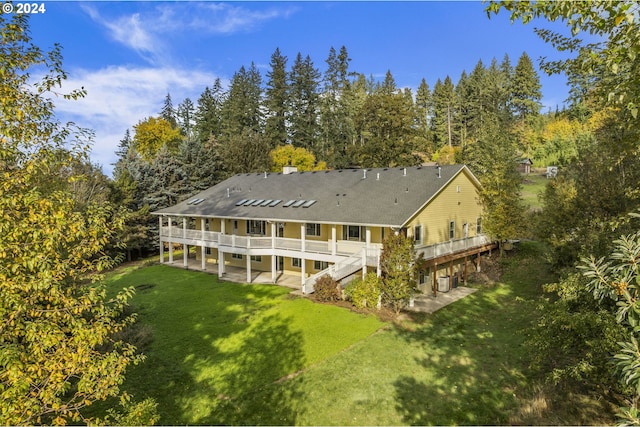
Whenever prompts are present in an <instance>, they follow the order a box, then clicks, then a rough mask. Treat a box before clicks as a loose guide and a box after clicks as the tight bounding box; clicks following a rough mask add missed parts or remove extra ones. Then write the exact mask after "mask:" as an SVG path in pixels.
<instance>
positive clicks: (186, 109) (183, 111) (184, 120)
mask: <svg viewBox="0 0 640 427" xmlns="http://www.w3.org/2000/svg"><path fill="white" fill-rule="evenodd" d="M177 115H178V121H179V125H180V133H181V134H182V135H183V136H184V137H185V138H186V139H190V138H192V136H193V127H194V119H195V106H194V105H193V101H191V99H190V98H185V100H184V101H182V102H181V103H180V105H178V112H177Z"/></svg>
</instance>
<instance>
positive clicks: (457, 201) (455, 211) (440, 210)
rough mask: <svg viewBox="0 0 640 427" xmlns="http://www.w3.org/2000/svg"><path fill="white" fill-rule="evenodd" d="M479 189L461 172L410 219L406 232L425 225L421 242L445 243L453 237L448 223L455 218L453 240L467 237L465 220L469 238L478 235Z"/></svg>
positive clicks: (480, 209) (480, 210) (409, 234)
mask: <svg viewBox="0 0 640 427" xmlns="http://www.w3.org/2000/svg"><path fill="white" fill-rule="evenodd" d="M458 190H459V191H458ZM477 192H478V188H477V187H476V186H475V185H474V183H473V182H472V181H471V180H470V179H469V177H468V176H467V175H466V174H465V173H464V172H463V173H460V174H458V176H456V178H455V179H453V180H452V181H451V182H450V183H449V184H448V185H447V186H446V187H445V188H444V189H443V190H442V191H441V192H440V193H439V194H438V195H437V196H436V197H435V198H434V200H432V201H431V202H430V203H429V204H428V205H427V206H425V207H424V208H423V209H422V211H421V212H419V213H418V214H417V215H416V216H415V217H414V218H413V219H412V220H411V221H410V222H409V224H408V227H407V235H408V236H413V231H414V226H416V225H422V245H424V246H426V245H432V244H435V243H441V242H446V241H448V240H450V239H449V222H450V221H455V236H454V239H460V238H463V237H464V233H463V224H465V223H466V224H468V234H467V237H474V236H476V235H477V233H476V223H477V220H478V218H479V217H480V216H481V215H482V207H481V206H480V203H479V202H478V193H477ZM416 246H420V245H416Z"/></svg>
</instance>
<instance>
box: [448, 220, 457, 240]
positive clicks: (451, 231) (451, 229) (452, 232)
mask: <svg viewBox="0 0 640 427" xmlns="http://www.w3.org/2000/svg"><path fill="white" fill-rule="evenodd" d="M455 238H456V222H455V221H449V239H455Z"/></svg>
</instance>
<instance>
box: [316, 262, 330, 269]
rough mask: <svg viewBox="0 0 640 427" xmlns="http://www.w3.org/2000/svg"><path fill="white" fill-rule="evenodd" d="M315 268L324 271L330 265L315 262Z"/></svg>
mask: <svg viewBox="0 0 640 427" xmlns="http://www.w3.org/2000/svg"><path fill="white" fill-rule="evenodd" d="M313 268H314V269H315V270H324V269H325V268H329V263H328V262H325V261H313Z"/></svg>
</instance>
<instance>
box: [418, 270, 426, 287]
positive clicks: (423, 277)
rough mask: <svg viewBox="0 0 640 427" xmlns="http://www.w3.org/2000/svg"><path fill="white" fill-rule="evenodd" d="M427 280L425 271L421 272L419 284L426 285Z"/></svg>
mask: <svg viewBox="0 0 640 427" xmlns="http://www.w3.org/2000/svg"><path fill="white" fill-rule="evenodd" d="M425 280H426V275H425V273H424V271H421V272H420V281H419V282H418V283H419V284H421V285H424V283H425Z"/></svg>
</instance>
